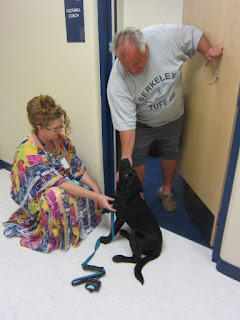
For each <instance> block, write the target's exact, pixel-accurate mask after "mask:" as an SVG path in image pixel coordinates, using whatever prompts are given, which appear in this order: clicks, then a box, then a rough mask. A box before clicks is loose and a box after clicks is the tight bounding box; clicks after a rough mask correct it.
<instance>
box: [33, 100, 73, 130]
mask: <svg viewBox="0 0 240 320" xmlns="http://www.w3.org/2000/svg"><path fill="white" fill-rule="evenodd" d="M27 115H28V120H29V122H30V124H31V125H32V127H33V129H34V130H35V132H37V131H38V128H37V126H38V125H40V126H42V127H44V128H46V127H47V126H48V125H49V124H50V123H51V122H52V121H53V120H55V119H57V118H59V117H61V116H62V117H63V128H64V130H65V132H66V134H69V133H70V132H71V128H70V120H69V118H68V116H67V114H66V111H64V110H63V109H62V108H61V107H60V106H59V105H57V104H56V102H55V100H54V99H53V98H52V97H50V96H48V95H42V94H41V95H40V96H39V97H35V98H33V99H32V100H30V101H29V102H28V104H27Z"/></svg>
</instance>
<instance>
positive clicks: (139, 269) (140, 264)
mask: <svg viewBox="0 0 240 320" xmlns="http://www.w3.org/2000/svg"><path fill="white" fill-rule="evenodd" d="M157 257H159V254H152V255H148V256H145V257H143V258H142V259H141V260H139V261H138V262H137V264H136V266H135V269H134V273H135V277H136V278H137V279H138V281H140V282H141V284H142V285H143V283H144V279H143V276H142V268H143V267H144V266H145V264H147V263H148V262H149V261H151V260H154V259H156V258H157Z"/></svg>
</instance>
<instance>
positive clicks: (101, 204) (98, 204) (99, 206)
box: [95, 193, 116, 214]
mask: <svg viewBox="0 0 240 320" xmlns="http://www.w3.org/2000/svg"><path fill="white" fill-rule="evenodd" d="M96 198H97V199H96V200H95V209H96V210H100V214H101V213H102V211H103V208H105V209H108V210H110V211H114V212H115V211H116V210H115V209H114V208H113V204H112V203H109V202H113V201H114V200H115V199H114V198H111V197H108V196H106V195H105V194H102V193H98V194H97V197H96Z"/></svg>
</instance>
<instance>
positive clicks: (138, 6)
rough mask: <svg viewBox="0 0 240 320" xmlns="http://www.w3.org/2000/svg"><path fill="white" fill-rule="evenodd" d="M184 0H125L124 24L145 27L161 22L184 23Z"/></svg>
mask: <svg viewBox="0 0 240 320" xmlns="http://www.w3.org/2000/svg"><path fill="white" fill-rule="evenodd" d="M182 10H183V0H168V1H166V0H148V1H139V0H125V1H124V16H123V17H124V18H123V19H124V20H123V24H124V26H125V27H126V26H133V27H138V28H145V27H148V26H151V25H154V24H159V23H173V24H182Z"/></svg>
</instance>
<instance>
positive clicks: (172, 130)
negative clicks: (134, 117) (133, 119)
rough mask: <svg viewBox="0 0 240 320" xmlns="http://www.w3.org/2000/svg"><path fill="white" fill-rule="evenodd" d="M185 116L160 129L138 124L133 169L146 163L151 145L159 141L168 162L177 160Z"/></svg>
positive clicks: (161, 151) (163, 155)
mask: <svg viewBox="0 0 240 320" xmlns="http://www.w3.org/2000/svg"><path fill="white" fill-rule="evenodd" d="M182 126H183V116H181V117H180V118H178V119H177V120H175V121H173V122H169V123H167V124H166V125H164V126H162V127H160V128H151V127H149V126H147V125H145V124H143V123H140V122H137V127H136V139H135V145H134V149H133V156H132V159H133V168H136V167H139V166H141V165H143V164H144V163H145V160H146V157H147V155H148V152H149V149H150V145H151V143H152V142H153V141H155V140H158V143H159V148H160V154H161V156H162V157H163V158H164V159H166V160H176V159H177V157H178V154H179V147H180V139H181V134H182Z"/></svg>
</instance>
